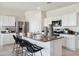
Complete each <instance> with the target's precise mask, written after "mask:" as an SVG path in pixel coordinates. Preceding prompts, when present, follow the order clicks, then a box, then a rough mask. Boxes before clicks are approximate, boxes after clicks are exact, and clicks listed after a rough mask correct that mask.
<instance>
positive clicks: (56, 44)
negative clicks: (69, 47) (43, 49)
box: [50, 39, 62, 56]
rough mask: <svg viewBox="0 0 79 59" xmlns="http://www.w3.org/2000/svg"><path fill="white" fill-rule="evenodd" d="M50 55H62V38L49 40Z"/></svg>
mask: <svg viewBox="0 0 79 59" xmlns="http://www.w3.org/2000/svg"><path fill="white" fill-rule="evenodd" d="M52 50H53V52H52ZM50 55H51V56H62V39H58V40H53V41H51V42H50Z"/></svg>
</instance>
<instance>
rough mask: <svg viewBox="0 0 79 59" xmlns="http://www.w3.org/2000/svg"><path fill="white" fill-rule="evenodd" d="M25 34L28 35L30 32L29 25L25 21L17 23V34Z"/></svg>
mask: <svg viewBox="0 0 79 59" xmlns="http://www.w3.org/2000/svg"><path fill="white" fill-rule="evenodd" d="M20 32H22V33H24V34H27V32H29V23H28V22H24V21H17V22H16V33H17V34H18V33H20Z"/></svg>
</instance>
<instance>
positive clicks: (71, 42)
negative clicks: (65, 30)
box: [61, 34, 77, 50]
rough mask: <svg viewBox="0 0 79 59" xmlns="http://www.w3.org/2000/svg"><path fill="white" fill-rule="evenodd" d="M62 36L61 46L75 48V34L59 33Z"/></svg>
mask: <svg viewBox="0 0 79 59" xmlns="http://www.w3.org/2000/svg"><path fill="white" fill-rule="evenodd" d="M61 36H63V37H64V38H63V40H62V41H63V43H62V44H63V46H64V47H66V48H67V49H69V50H76V49H77V39H76V36H75V35H65V34H63V35H61Z"/></svg>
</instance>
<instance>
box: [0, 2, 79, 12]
mask: <svg viewBox="0 0 79 59" xmlns="http://www.w3.org/2000/svg"><path fill="white" fill-rule="evenodd" d="M76 3H78V2H0V8H1V7H2V8H8V9H13V10H21V11H27V10H43V11H47V10H54V9H57V8H61V7H65V6H69V5H72V4H76Z"/></svg>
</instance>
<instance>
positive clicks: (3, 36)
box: [0, 33, 15, 46]
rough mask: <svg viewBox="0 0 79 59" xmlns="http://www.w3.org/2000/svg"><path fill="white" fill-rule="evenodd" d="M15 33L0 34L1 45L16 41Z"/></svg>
mask: <svg viewBox="0 0 79 59" xmlns="http://www.w3.org/2000/svg"><path fill="white" fill-rule="evenodd" d="M13 35H15V34H13V33H10V34H1V35H0V38H1V39H0V41H1V46H3V45H7V44H12V43H14V38H13Z"/></svg>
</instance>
